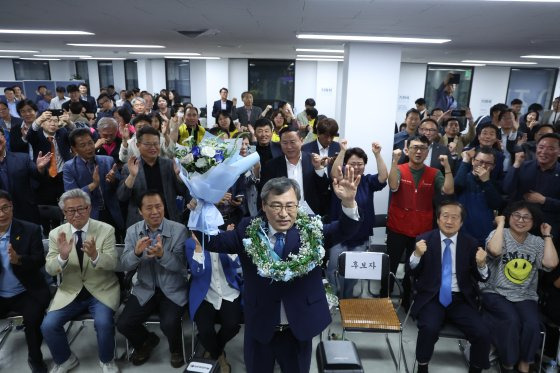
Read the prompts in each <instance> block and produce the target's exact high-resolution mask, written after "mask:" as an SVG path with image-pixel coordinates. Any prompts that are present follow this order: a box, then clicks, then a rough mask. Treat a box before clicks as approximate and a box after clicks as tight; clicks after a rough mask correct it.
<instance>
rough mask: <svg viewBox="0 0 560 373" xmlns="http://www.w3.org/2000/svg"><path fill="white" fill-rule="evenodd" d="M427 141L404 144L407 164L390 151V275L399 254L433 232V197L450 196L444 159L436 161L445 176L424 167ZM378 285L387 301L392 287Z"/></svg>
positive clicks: (449, 177)
mask: <svg viewBox="0 0 560 373" xmlns="http://www.w3.org/2000/svg"><path fill="white" fill-rule="evenodd" d="M429 145H430V141H429V140H428V139H427V138H426V136H412V137H409V138H408V139H407V141H406V147H405V149H404V151H405V154H406V155H407V156H408V158H409V161H408V163H404V164H401V165H399V164H398V162H399V159H400V157H401V150H400V149H396V150H394V151H393V162H392V164H391V171H390V172H389V187H390V188H391V192H392V195H391V200H390V203H389V211H388V214H387V251H388V253H389V258H390V262H391V272H393V273H396V271H397V268H398V266H399V261H400V259H401V257H402V254H403V250H405V249H406V256H405V257H406V258H409V257H410V254H411V253H412V251H413V250H414V246H415V243H416V236H418V235H419V234H422V233H424V232H427V231H429V230H431V229H432V228H433V222H434V209H433V200H434V198H435V197H436V196H438V195H441V194H442V193H443V194H446V195H450V194H453V192H454V189H453V175H452V174H451V166H450V165H449V160H448V159H447V156H446V155H440V157H439V160H440V162H441V164H442V166H443V168H444V172H445V175H444V174H442V172H441V171H440V170H438V169H436V168H432V167H428V166H426V165H425V164H424V160H425V159H426V157H427V156H428V151H429ZM405 265H406V267H405V268H406V270H405V277H404V280H403V281H404V283H403V288H404V293H403V307H405V308H406V309H408V306H409V304H410V302H409V301H410V281H409V279H408V272H409V268H408V265H407V264H405ZM389 286H390V288H389V290H388V289H387V284H386V283H385V282H383V283H382V287H381V296H382V297H387V296H389V294H390V293H391V291H392V289H393V283H392V282H391V284H390V285H389Z"/></svg>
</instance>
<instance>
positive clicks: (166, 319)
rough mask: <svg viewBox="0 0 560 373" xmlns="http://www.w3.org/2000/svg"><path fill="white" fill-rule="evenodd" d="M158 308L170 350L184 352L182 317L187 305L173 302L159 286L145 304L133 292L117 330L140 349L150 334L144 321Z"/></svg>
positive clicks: (161, 325)
mask: <svg viewBox="0 0 560 373" xmlns="http://www.w3.org/2000/svg"><path fill="white" fill-rule="evenodd" d="M156 310H158V311H159V319H160V325H159V326H160V329H161V331H162V332H163V334H164V335H165V336H166V337H167V341H168V342H169V351H171V352H172V353H175V352H182V335H181V334H182V333H183V329H182V328H181V317H182V316H183V314H184V313H185V307H184V306H178V305H177V304H175V303H173V302H172V301H171V300H170V299H169V298H167V297H166V296H165V295H164V294H163V293H162V291H161V290H160V289H159V288H158V289H156V292H155V294H154V295H153V296H152V297H151V298H150V300H149V301H147V302H146V304H144V305H143V306H141V305H140V303H139V302H138V298H136V296H135V295H134V294H131V295H130V297H129V298H128V301H127V302H126V305H125V306H124V309H123V312H122V313H121V315H120V316H119V319H118V320H117V330H118V331H119V332H120V333H121V334H122V335H124V336H125V337H126V338H127V339H128V340H129V341H130V343H131V344H132V346H133V347H134V348H135V349H139V348H140V347H142V345H143V344H144V342H145V341H146V340H147V339H148V336H149V334H150V333H149V332H148V330H147V329H146V327H145V326H144V325H143V323H144V322H146V320H148V318H149V317H150V315H152V314H154V313H155V311H156Z"/></svg>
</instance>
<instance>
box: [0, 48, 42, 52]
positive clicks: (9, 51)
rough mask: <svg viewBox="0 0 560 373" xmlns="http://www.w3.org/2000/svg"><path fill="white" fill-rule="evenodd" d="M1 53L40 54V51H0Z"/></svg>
mask: <svg viewBox="0 0 560 373" xmlns="http://www.w3.org/2000/svg"><path fill="white" fill-rule="evenodd" d="M0 53H39V51H27V50H19V49H0Z"/></svg>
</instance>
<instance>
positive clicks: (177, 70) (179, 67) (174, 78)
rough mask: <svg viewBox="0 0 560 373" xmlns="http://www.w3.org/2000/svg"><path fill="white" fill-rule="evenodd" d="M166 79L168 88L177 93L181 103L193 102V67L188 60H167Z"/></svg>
mask: <svg viewBox="0 0 560 373" xmlns="http://www.w3.org/2000/svg"><path fill="white" fill-rule="evenodd" d="M165 79H166V83H167V87H166V88H167V89H168V90H175V91H177V93H178V94H179V101H180V102H191V67H190V61H189V60H188V59H185V60H178V59H166V60H165Z"/></svg>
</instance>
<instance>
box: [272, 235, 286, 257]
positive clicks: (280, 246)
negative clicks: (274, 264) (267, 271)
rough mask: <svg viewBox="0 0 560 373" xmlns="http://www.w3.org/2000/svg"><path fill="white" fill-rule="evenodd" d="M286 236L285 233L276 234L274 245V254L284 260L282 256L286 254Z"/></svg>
mask: <svg viewBox="0 0 560 373" xmlns="http://www.w3.org/2000/svg"><path fill="white" fill-rule="evenodd" d="M285 236H286V235H285V234H284V233H275V234H274V237H276V243H275V244H274V252H275V253H276V254H277V255H278V256H279V257H280V259H282V255H283V254H284V243H285V241H284V237H285Z"/></svg>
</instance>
